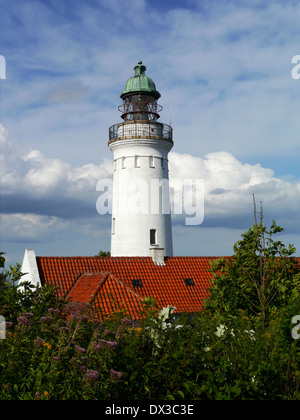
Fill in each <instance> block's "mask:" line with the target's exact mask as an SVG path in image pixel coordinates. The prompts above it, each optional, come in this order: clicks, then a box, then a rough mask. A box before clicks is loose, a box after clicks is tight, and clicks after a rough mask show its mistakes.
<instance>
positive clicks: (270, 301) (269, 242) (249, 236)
mask: <svg viewBox="0 0 300 420" xmlns="http://www.w3.org/2000/svg"><path fill="white" fill-rule="evenodd" d="M282 230H283V229H282V228H281V227H279V226H277V225H276V223H275V222H274V221H273V223H272V226H271V228H270V230H269V231H267V229H266V227H264V226H263V225H262V223H260V224H259V225H254V226H253V227H252V228H251V229H249V230H248V232H246V233H244V234H242V239H241V240H240V241H238V242H236V244H235V245H234V248H233V250H234V255H233V256H232V258H229V259H225V258H222V259H219V260H216V261H215V262H213V263H212V273H213V276H214V279H213V281H212V287H211V290H210V291H211V294H210V298H209V300H208V301H207V302H206V308H207V310H209V311H210V312H211V313H212V314H214V315H217V316H219V317H222V316H223V317H224V318H227V317H232V316H235V314H236V311H237V310H239V309H242V310H244V311H245V312H246V314H247V316H248V317H250V318H253V319H257V318H260V319H261V321H262V323H263V325H265V324H266V323H268V322H269V320H270V316H271V313H272V312H273V311H277V310H278V309H280V308H282V307H286V306H288V305H292V304H293V302H298V303H299V302H300V274H299V273H300V267H299V263H298V261H297V260H296V259H295V258H293V257H292V255H293V254H294V252H295V249H294V247H293V246H292V245H289V246H288V247H285V246H284V244H283V243H282V242H281V241H274V239H273V237H274V235H276V234H277V233H279V232H281V231H282ZM299 310H300V308H299Z"/></svg>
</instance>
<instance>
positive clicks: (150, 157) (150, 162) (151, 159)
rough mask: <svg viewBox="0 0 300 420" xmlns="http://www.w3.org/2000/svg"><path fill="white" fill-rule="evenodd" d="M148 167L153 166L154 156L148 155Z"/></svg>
mask: <svg viewBox="0 0 300 420" xmlns="http://www.w3.org/2000/svg"><path fill="white" fill-rule="evenodd" d="M149 167H150V168H154V157H153V156H149Z"/></svg>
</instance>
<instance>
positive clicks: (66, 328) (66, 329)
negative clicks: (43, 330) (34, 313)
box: [59, 327, 70, 333]
mask: <svg viewBox="0 0 300 420" xmlns="http://www.w3.org/2000/svg"><path fill="white" fill-rule="evenodd" d="M59 331H63V332H66V333H68V332H69V331H70V330H69V328H68V327H59Z"/></svg>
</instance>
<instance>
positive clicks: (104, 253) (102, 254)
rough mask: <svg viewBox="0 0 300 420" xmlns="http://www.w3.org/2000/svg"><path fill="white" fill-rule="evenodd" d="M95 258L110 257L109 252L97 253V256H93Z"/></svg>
mask: <svg viewBox="0 0 300 420" xmlns="http://www.w3.org/2000/svg"><path fill="white" fill-rule="evenodd" d="M95 257H110V252H109V251H99V252H98V254H97V255H95Z"/></svg>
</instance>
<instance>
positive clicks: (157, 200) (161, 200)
mask: <svg viewBox="0 0 300 420" xmlns="http://www.w3.org/2000/svg"><path fill="white" fill-rule="evenodd" d="M172 186H173V187H172ZM114 187H115V188H116V189H118V190H119V191H120V192H121V194H120V196H121V197H123V199H122V202H121V203H116V204H115V207H114V211H112V208H113V203H112V199H113V193H112V190H113V180H112V179H109V178H105V179H100V180H99V181H98V183H97V187H96V191H100V192H101V195H100V196H99V198H98V200H97V203H96V209H97V211H98V213H99V214H101V215H104V214H112V212H113V213H114V214H115V215H117V214H118V213H119V214H123V215H124V214H125V215H126V214H128V215H129V214H130V215H138V214H170V213H173V214H174V215H183V214H184V215H186V216H189V217H185V224H186V225H188V226H196V225H201V223H203V220H204V179H184V180H181V179H174V178H173V179H172V184H171V185H170V186H169V180H168V179H152V180H151V182H150V183H149V182H147V181H145V180H144V179H136V180H132V181H131V182H129V183H128V182H126V180H125V179H122V178H121V179H120V180H119V183H118V184H116V185H114ZM169 190H171V191H172V192H173V193H171V197H172V199H171V200H170V195H169ZM115 199H116V200H117V199H118V198H117V197H115Z"/></svg>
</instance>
